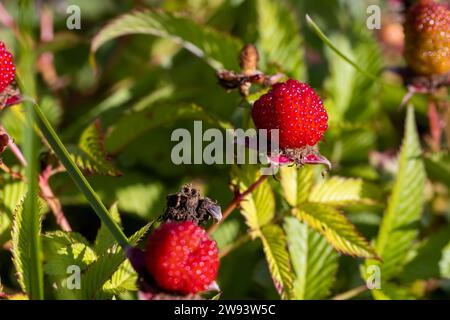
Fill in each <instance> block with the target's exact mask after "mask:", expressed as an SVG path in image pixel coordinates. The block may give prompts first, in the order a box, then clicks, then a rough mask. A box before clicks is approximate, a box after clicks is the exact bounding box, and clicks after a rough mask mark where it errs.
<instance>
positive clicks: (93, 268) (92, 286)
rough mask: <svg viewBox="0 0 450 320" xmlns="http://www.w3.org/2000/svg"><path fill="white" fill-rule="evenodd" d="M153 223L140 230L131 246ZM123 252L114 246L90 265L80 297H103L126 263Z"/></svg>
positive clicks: (134, 236) (83, 278) (131, 239)
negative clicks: (114, 276)
mask: <svg viewBox="0 0 450 320" xmlns="http://www.w3.org/2000/svg"><path fill="white" fill-rule="evenodd" d="M151 225H152V223H149V224H147V225H145V226H144V227H142V228H141V229H139V230H138V231H137V232H136V233H134V234H133V235H132V236H131V237H130V238H129V242H130V245H136V244H137V243H138V242H139V241H140V239H141V238H142V237H143V236H144V235H145V234H146V233H147V232H148V229H149V228H150V226H151ZM125 259H126V258H125V254H124V253H123V250H122V249H121V248H120V247H118V245H114V246H113V247H112V248H110V249H108V250H107V252H106V253H105V254H104V255H102V256H100V257H98V259H97V260H96V261H95V262H93V263H92V264H90V265H89V267H88V269H87V270H86V272H85V273H84V274H83V275H82V277H81V292H80V296H81V298H83V299H98V298H100V297H101V296H102V294H103V292H102V288H103V286H104V285H105V283H106V282H107V281H108V280H110V279H111V278H112V277H113V275H114V274H115V273H116V272H117V271H118V269H119V267H120V266H121V265H122V264H123V262H124V261H125Z"/></svg>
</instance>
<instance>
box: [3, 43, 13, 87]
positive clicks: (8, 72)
mask: <svg viewBox="0 0 450 320" xmlns="http://www.w3.org/2000/svg"><path fill="white" fill-rule="evenodd" d="M15 74H16V67H15V66H14V63H13V60H12V54H11V53H10V52H9V51H8V50H6V47H5V44H4V43H3V42H1V41H0V93H1V92H2V91H3V90H5V89H6V87H7V86H9V85H10V84H11V82H12V81H13V80H14V76H15Z"/></svg>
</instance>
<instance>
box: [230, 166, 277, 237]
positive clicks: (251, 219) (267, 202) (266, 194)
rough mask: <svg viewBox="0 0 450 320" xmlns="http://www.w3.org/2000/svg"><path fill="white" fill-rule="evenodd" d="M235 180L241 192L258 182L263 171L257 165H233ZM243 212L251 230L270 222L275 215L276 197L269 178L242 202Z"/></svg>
mask: <svg viewBox="0 0 450 320" xmlns="http://www.w3.org/2000/svg"><path fill="white" fill-rule="evenodd" d="M232 175H233V177H234V180H235V181H236V183H237V185H238V186H239V190H240V192H245V190H247V189H248V187H249V186H251V185H252V184H253V183H254V182H256V181H257V180H258V179H259V178H260V177H261V173H260V171H259V168H258V167H257V166H250V165H249V166H244V167H242V168H238V167H233V173H232ZM241 213H242V215H243V216H244V217H245V221H246V223H247V225H248V227H249V228H250V230H251V231H257V230H259V229H260V228H262V227H263V226H265V225H266V224H268V223H269V222H270V221H271V220H272V219H273V217H274V216H275V197H274V194H273V191H272V189H271V187H270V184H269V182H268V181H267V180H265V181H263V182H262V183H261V184H260V185H259V186H258V187H257V188H256V189H255V190H254V191H253V192H252V193H251V194H249V195H248V196H246V197H245V198H244V199H243V201H242V202H241Z"/></svg>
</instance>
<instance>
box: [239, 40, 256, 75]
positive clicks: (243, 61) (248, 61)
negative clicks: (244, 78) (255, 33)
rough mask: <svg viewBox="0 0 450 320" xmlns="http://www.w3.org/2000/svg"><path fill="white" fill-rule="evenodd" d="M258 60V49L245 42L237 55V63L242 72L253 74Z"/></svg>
mask: <svg viewBox="0 0 450 320" xmlns="http://www.w3.org/2000/svg"><path fill="white" fill-rule="evenodd" d="M258 62H259V54H258V49H256V47H255V46H254V45H253V44H251V43H248V44H246V45H245V46H244V48H242V50H241V54H240V56H239V65H240V66H241V70H242V73H243V74H246V75H251V74H253V73H254V72H255V71H256V69H257V68H258Z"/></svg>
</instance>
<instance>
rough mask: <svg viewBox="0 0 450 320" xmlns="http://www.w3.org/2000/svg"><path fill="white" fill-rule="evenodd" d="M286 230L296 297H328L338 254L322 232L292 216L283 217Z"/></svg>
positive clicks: (306, 298)
mask: <svg viewBox="0 0 450 320" xmlns="http://www.w3.org/2000/svg"><path fill="white" fill-rule="evenodd" d="M284 230H285V232H286V237H287V244H288V248H289V254H290V256H291V262H292V266H293V269H294V271H295V274H296V278H295V281H294V298H295V299H301V300H313V299H325V298H326V297H327V296H328V294H329V292H330V289H331V286H332V285H333V282H334V280H335V277H336V273H337V269H338V258H339V254H338V253H337V252H336V251H334V250H333V247H331V246H330V245H329V244H328V242H327V241H326V239H325V238H324V237H323V236H322V235H320V234H318V233H317V232H314V231H312V230H311V229H310V228H308V226H307V225H305V224H303V223H301V222H300V221H298V220H297V219H295V218H293V217H287V218H286V219H285V220H284Z"/></svg>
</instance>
